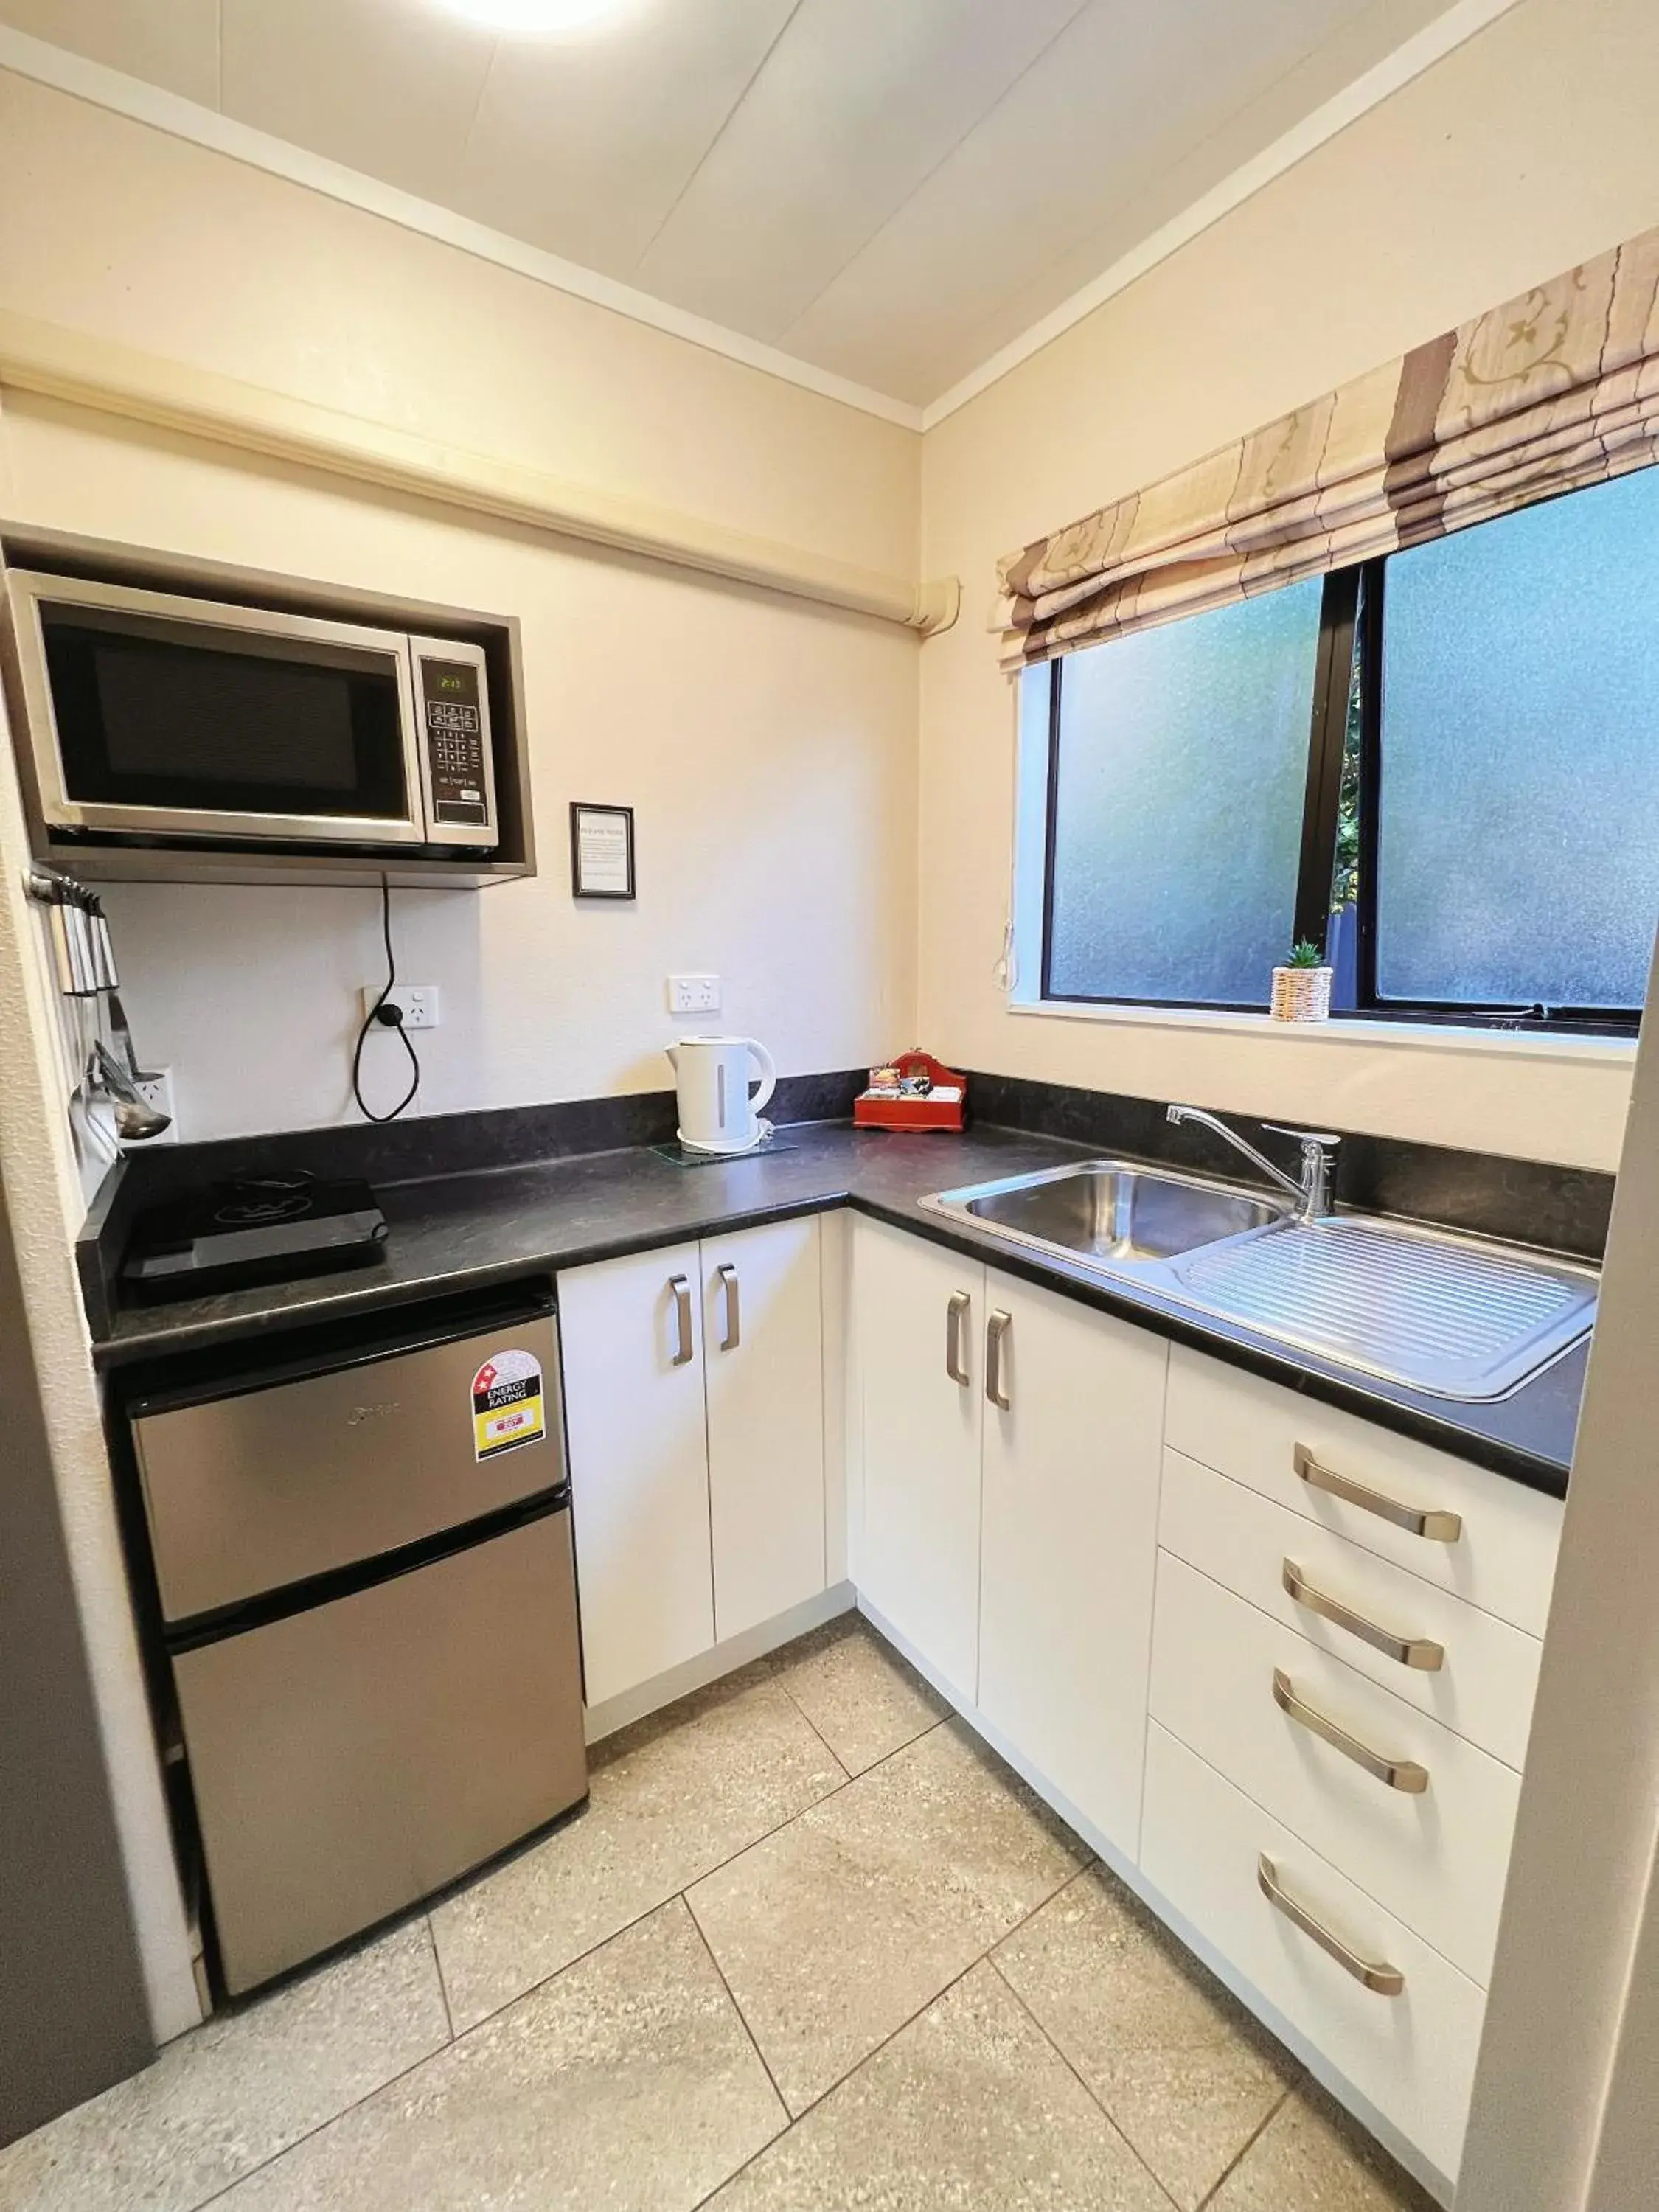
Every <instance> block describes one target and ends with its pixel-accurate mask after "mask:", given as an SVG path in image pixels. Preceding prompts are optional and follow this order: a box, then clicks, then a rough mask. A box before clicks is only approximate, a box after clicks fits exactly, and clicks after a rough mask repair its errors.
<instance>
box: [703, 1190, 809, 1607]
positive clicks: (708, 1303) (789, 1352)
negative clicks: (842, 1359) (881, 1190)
mask: <svg viewBox="0 0 1659 2212" xmlns="http://www.w3.org/2000/svg"><path fill="white" fill-rule="evenodd" d="M818 1241H819V1240H818V1224H817V1218H816V1217H813V1218H808V1219H805V1220H802V1221H779V1222H773V1223H769V1224H768V1225H766V1226H765V1227H763V1228H760V1229H745V1230H742V1231H738V1234H737V1235H735V1236H731V1237H709V1238H706V1239H705V1240H704V1243H703V1247H702V1294H703V1309H702V1328H703V1365H704V1376H705V1388H706V1390H707V1394H708V1492H709V1503H710V1505H711V1507H712V1509H713V1515H714V1634H715V1637H716V1639H717V1640H718V1641H720V1642H721V1643H724V1642H725V1640H726V1638H727V1637H730V1636H737V1635H740V1634H741V1633H742V1632H743V1631H744V1629H745V1628H753V1627H755V1626H757V1624H758V1623H760V1622H761V1621H763V1620H772V1619H773V1618H774V1616H775V1614H777V1613H785V1612H787V1610H788V1608H789V1607H791V1606H792V1605H799V1603H800V1602H801V1601H802V1600H803V1599H805V1598H809V1597H811V1596H813V1595H816V1593H817V1592H818V1591H819V1590H821V1589H823V1297H822V1286H821V1283H820V1279H819V1263H818Z"/></svg>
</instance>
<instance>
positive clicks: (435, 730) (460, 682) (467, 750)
mask: <svg viewBox="0 0 1659 2212" xmlns="http://www.w3.org/2000/svg"><path fill="white" fill-rule="evenodd" d="M420 669H421V692H422V704H423V706H424V708H425V714H426V750H427V763H428V777H429V780H430V782H431V787H432V813H433V818H434V820H435V821H438V822H475V823H484V822H487V821H488V820H489V815H488V812H487V811H486V807H485V803H484V792H485V782H484V733H483V713H482V711H481V708H480V702H479V699H478V671H477V668H476V667H475V666H474V665H472V664H471V662H468V661H462V660H428V659H422V661H421V664H420Z"/></svg>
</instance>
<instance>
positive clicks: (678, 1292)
mask: <svg viewBox="0 0 1659 2212" xmlns="http://www.w3.org/2000/svg"><path fill="white" fill-rule="evenodd" d="M668 1287H669V1289H670V1290H671V1291H672V1292H673V1293H674V1324H675V1327H676V1328H677V1329H678V1333H679V1349H678V1352H675V1354H674V1357H673V1358H672V1359H671V1361H670V1363H669V1364H670V1365H671V1366H673V1367H685V1366H689V1365H690V1359H691V1353H692V1350H693V1346H692V1342H691V1285H690V1283H688V1282H687V1280H686V1279H685V1277H684V1275H671V1276H670V1277H669V1278H668Z"/></svg>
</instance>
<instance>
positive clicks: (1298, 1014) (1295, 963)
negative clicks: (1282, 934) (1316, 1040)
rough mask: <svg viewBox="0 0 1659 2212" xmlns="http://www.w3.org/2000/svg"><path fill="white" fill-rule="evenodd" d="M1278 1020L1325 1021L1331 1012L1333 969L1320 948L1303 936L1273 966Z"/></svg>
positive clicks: (1274, 1008)
mask: <svg viewBox="0 0 1659 2212" xmlns="http://www.w3.org/2000/svg"><path fill="white" fill-rule="evenodd" d="M1271 1012H1272V1014H1273V1019H1274V1020H1275V1021H1276V1022H1325V1021H1328V1020H1329V1019H1330V1015H1331V971H1330V969H1328V967H1327V966H1326V965H1325V957H1324V955H1323V953H1322V951H1320V949H1319V947H1318V946H1317V945H1315V944H1313V943H1312V942H1311V941H1310V939H1307V938H1305V937H1304V938H1303V939H1300V940H1299V942H1298V943H1297V944H1295V945H1292V946H1291V957H1290V958H1289V959H1288V960H1287V961H1286V962H1285V964H1284V966H1283V967H1282V968H1275V969H1273V1005H1272V1007H1271Z"/></svg>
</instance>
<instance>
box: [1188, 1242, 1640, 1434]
mask: <svg viewBox="0 0 1659 2212" xmlns="http://www.w3.org/2000/svg"><path fill="white" fill-rule="evenodd" d="M1173 1272H1174V1273H1175V1274H1176V1277H1177V1278H1178V1279H1179V1280H1180V1282H1181V1285H1182V1290H1183V1291H1184V1293H1185V1295H1186V1296H1187V1297H1188V1298H1189V1299H1190V1300H1191V1302H1192V1303H1193V1304H1194V1305H1198V1306H1201V1307H1202V1308H1203V1309H1204V1310H1206V1312H1208V1313H1212V1314H1217V1315H1221V1316H1225V1317H1226V1318H1227V1319H1229V1320H1231V1321H1236V1322H1239V1323H1241V1324H1242V1325H1243V1327H1245V1328H1253V1329H1255V1330H1256V1331H1258V1332H1259V1333H1260V1334H1261V1335H1263V1336H1272V1337H1277V1338H1279V1339H1280V1340H1282V1341H1283V1342H1285V1343H1286V1344H1293V1345H1297V1346H1300V1347H1301V1348H1302V1349H1303V1350H1304V1351H1307V1352H1320V1353H1322V1354H1323V1355H1324V1357H1325V1358H1328V1359H1334V1360H1338V1361H1340V1362H1341V1363H1342V1364H1344V1365H1346V1366H1350V1367H1358V1368H1361V1369H1363V1370H1365V1372H1367V1373H1368V1374H1371V1375H1376V1376H1382V1377H1383V1378H1384V1379H1385V1380H1387V1381H1389V1382H1391V1383H1405V1384H1407V1386H1408V1387H1409V1388H1411V1389H1418V1390H1425V1391H1428V1392H1429V1393H1431V1395H1435V1396H1437V1397H1446V1398H1500V1397H1502V1396H1503V1395H1504V1392H1505V1391H1506V1390H1511V1389H1514V1388H1515V1386H1516V1384H1517V1383H1521V1382H1522V1381H1524V1380H1525V1378H1526V1377H1527V1376H1528V1375H1530V1374H1532V1373H1533V1372H1534V1370H1536V1369H1537V1368H1539V1367H1541V1365H1542V1364H1544V1362H1545V1361H1546V1360H1547V1359H1551V1358H1554V1356H1555V1354H1556V1353H1557V1352H1561V1351H1564V1350H1565V1348H1566V1346H1568V1345H1570V1344H1571V1343H1573V1342H1575V1341H1576V1340H1577V1339H1578V1338H1579V1337H1581V1336H1583V1334H1585V1332H1586V1331H1587V1330H1588V1329H1589V1328H1590V1326H1591V1324H1592V1323H1593V1322H1594V1321H1595V1298H1596V1286H1597V1285H1596V1279H1595V1277H1594V1276H1593V1275H1591V1274H1589V1273H1579V1272H1577V1271H1576V1270H1571V1269H1568V1268H1565V1267H1561V1268H1557V1267H1551V1266H1550V1265H1548V1264H1547V1262H1545V1261H1531V1260H1520V1259H1513V1260H1512V1259H1510V1258H1507V1257H1505V1256H1504V1255H1500V1254H1498V1253H1493V1252H1489V1251H1486V1250H1484V1249H1480V1247H1478V1246H1474V1245H1469V1244H1462V1243H1451V1242H1449V1241H1448V1240H1447V1239H1445V1238H1444V1237H1433V1238H1432V1239H1431V1238H1429V1237H1419V1236H1416V1235H1413V1233H1412V1232H1411V1231H1409V1230H1402V1229H1393V1228H1389V1229H1383V1228H1370V1227H1364V1226H1362V1225H1359V1224H1358V1223H1355V1222H1348V1221H1342V1220H1332V1221H1322V1222H1313V1223H1309V1224H1306V1225H1289V1226H1286V1227H1284V1228H1278V1229H1270V1230H1266V1231H1260V1232H1259V1233H1258V1234H1256V1235H1255V1236H1252V1237H1245V1238H1243V1239H1242V1240H1239V1241H1237V1242H1234V1243H1228V1244H1224V1245H1218V1246H1216V1247H1214V1248H1213V1249H1211V1250H1210V1251H1208V1252H1199V1253H1194V1255H1191V1256H1190V1257H1189V1258H1188V1259H1186V1260H1184V1261H1179V1262H1177V1264H1176V1267H1175V1269H1174V1271H1173Z"/></svg>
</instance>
